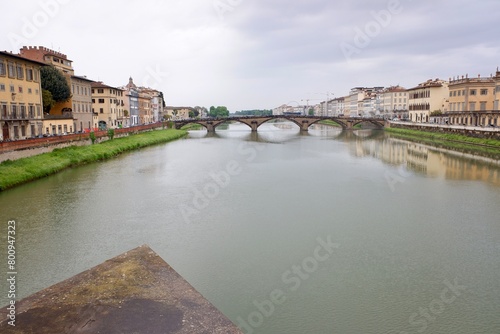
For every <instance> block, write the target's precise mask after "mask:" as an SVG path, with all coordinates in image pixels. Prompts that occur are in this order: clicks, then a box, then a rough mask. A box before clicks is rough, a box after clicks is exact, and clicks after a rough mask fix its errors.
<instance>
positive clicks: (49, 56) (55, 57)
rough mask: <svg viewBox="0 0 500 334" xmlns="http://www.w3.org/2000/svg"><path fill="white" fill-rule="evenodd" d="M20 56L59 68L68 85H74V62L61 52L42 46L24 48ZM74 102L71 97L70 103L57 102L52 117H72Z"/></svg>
mask: <svg viewBox="0 0 500 334" xmlns="http://www.w3.org/2000/svg"><path fill="white" fill-rule="evenodd" d="M19 55H20V56H21V57H24V58H27V59H31V60H35V61H39V62H43V63H45V64H46V65H50V66H54V67H55V68H57V69H58V70H59V71H61V73H62V74H63V75H64V77H65V78H66V80H67V82H68V85H69V86H70V87H71V85H72V76H73V75H74V74H75V71H74V70H73V62H72V61H71V60H69V59H68V57H67V56H66V55H65V54H63V53H60V52H57V51H54V50H51V49H48V48H46V47H43V46H40V47H36V46H30V47H27V46H23V48H22V49H21V50H20V52H19ZM72 108H73V101H72V98H71V97H70V98H69V99H68V101H63V102H57V103H56V104H55V105H54V106H53V107H52V108H51V109H50V114H51V115H63V114H65V116H70V115H69V114H68V113H71V112H72Z"/></svg>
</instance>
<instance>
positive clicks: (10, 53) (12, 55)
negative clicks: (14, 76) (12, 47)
mask: <svg viewBox="0 0 500 334" xmlns="http://www.w3.org/2000/svg"><path fill="white" fill-rule="evenodd" d="M0 55H2V56H6V57H12V58H16V59H19V60H24V61H28V62H31V63H34V64H37V65H42V66H47V64H46V63H42V62H40V61H36V60H31V59H28V58H25V57H22V56H20V55H18V54H14V53H12V52H8V51H0Z"/></svg>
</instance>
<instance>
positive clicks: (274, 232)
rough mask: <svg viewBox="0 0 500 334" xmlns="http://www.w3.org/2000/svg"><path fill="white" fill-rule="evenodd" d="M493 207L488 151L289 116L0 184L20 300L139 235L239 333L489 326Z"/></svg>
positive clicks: (498, 251) (496, 286) (380, 332)
mask: <svg viewBox="0 0 500 334" xmlns="http://www.w3.org/2000/svg"><path fill="white" fill-rule="evenodd" d="M499 213H500V162H499V161H495V160H489V159H487V158H482V157H474V156H470V155H468V154H463V153H459V152H452V151H447V150H444V149H439V148H433V147H430V146H425V145H421V144H417V143H412V142H408V141H403V140H399V139H396V138H392V137H390V136H389V135H387V134H384V133H383V132H380V131H376V130H373V131H372V130H356V131H350V132H349V131H346V132H342V131H341V130H340V129H336V128H329V127H321V126H315V127H313V128H311V130H310V131H309V133H306V134H303V133H300V132H299V130H298V127H296V126H295V125H291V124H290V123H278V124H267V125H263V126H262V127H261V128H259V131H258V132H257V133H252V132H251V131H249V130H248V129H247V128H246V127H245V126H244V125H238V124H232V125H230V126H229V127H228V128H227V130H220V131H219V130H218V131H217V133H216V134H213V135H209V134H207V133H206V132H203V131H192V132H190V135H189V137H188V138H186V139H181V140H178V141H175V142H171V143H168V144H165V145H159V146H154V147H150V148H146V149H143V150H140V151H136V152H132V153H128V154H124V155H122V156H120V157H118V158H116V159H113V160H110V161H106V162H102V163H96V164H91V165H87V166H82V167H78V168H75V169H71V170H67V171H64V172H61V173H59V174H57V175H54V176H52V177H48V178H46V179H43V180H39V181H36V182H32V183H30V184H26V185H23V186H21V187H17V188H15V189H12V190H9V191H6V192H3V193H0V219H1V221H2V222H3V223H2V225H1V226H3V228H2V245H5V242H4V241H5V240H6V235H7V227H6V225H7V221H8V220H11V219H15V220H16V222H17V248H18V249H17V260H18V268H17V270H18V282H17V290H18V293H19V295H20V297H21V298H22V297H26V296H28V295H30V294H32V293H34V292H36V291H38V290H40V289H43V288H45V287H47V286H50V285H52V284H55V283H57V282H59V281H61V280H64V279H66V278H69V277H71V276H73V275H75V274H77V273H79V272H81V271H83V270H85V269H88V268H90V267H93V266H95V265H97V264H100V263H101V262H103V261H104V260H107V259H109V258H111V257H114V256H116V255H118V254H120V253H122V252H125V251H127V250H130V249H132V248H135V247H137V246H139V245H142V244H148V245H150V247H151V248H152V249H153V250H155V251H156V252H157V253H158V254H159V255H160V256H161V257H162V258H163V259H164V260H165V261H167V262H168V263H169V264H170V265H171V266H172V267H173V268H174V269H176V270H177V271H178V272H179V273H180V274H181V275H182V276H183V277H184V278H185V279H187V280H188V281H189V282H190V283H191V284H192V285H193V286H194V287H195V288H196V289H197V290H198V291H200V292H201V293H202V294H203V295H204V296H205V297H206V298H208V299H209V300H210V301H211V302H212V303H213V304H214V305H215V306H216V307H218V308H219V309H220V310H221V311H222V312H223V313H224V314H226V315H227V316H228V317H229V318H230V319H231V320H232V321H233V322H235V323H236V324H237V325H239V326H240V327H241V328H242V329H243V332H244V333H269V334H271V333H272V334H280V333H286V334H291V333H297V334H299V333H300V334H302V333H325V334H326V333H341V334H345V333H353V334H359V333H367V334H371V333H373V334H393V333H394V334H395V333H397V334H408V333H442V334H461V333H463V334H470V333H491V334H494V333H500V256H499V255H500V220H499ZM2 248H3V249H2V255H5V254H6V251H5V247H2ZM2 257H3V258H5V257H4V256H2ZM2 266H3V265H2ZM4 272H6V270H4ZM1 282H2V283H1V286H0V287H1V289H2V290H1V291H3V292H2V293H1V299H0V301H1V304H2V305H4V304H6V303H7V302H8V299H7V296H6V291H7V285H6V282H5V279H2V280H1ZM4 292H5V293H4Z"/></svg>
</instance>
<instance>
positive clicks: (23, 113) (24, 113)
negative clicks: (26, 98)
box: [20, 104, 26, 119]
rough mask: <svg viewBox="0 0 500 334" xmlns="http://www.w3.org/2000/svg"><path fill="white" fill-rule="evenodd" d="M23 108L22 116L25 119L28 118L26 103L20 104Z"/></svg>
mask: <svg viewBox="0 0 500 334" xmlns="http://www.w3.org/2000/svg"><path fill="white" fill-rule="evenodd" d="M20 107H21V108H20V109H21V118H22V119H24V118H26V106H25V105H24V104H21V105H20Z"/></svg>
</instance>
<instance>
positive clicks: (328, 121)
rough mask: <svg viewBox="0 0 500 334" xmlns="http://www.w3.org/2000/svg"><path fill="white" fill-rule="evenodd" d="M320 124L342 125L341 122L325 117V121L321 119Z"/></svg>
mask: <svg viewBox="0 0 500 334" xmlns="http://www.w3.org/2000/svg"><path fill="white" fill-rule="evenodd" d="M318 124H323V125H329V126H335V127H340V124H339V123H337V122H334V121H332V120H329V119H325V120H324V121H319V122H318Z"/></svg>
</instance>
